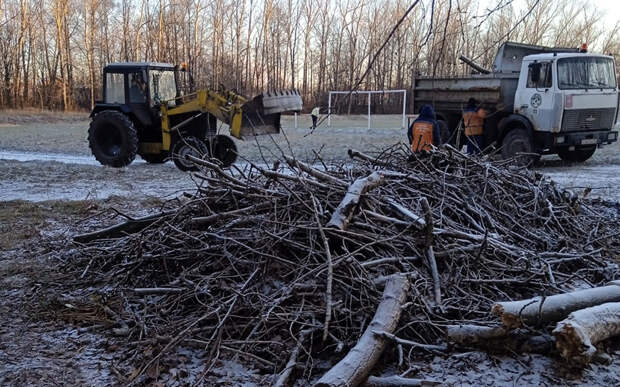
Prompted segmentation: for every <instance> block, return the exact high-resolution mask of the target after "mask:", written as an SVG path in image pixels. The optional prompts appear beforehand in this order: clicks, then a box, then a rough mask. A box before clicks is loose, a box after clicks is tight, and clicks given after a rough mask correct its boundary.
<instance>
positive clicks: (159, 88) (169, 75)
mask: <svg viewBox="0 0 620 387" xmlns="http://www.w3.org/2000/svg"><path fill="white" fill-rule="evenodd" d="M150 89H151V101H153V103H156V104H158V103H161V102H162V101H167V100H171V99H174V98H176V96H177V87H176V82H175V79H174V71H171V70H151V71H150Z"/></svg>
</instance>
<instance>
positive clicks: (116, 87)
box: [105, 73, 125, 103]
mask: <svg viewBox="0 0 620 387" xmlns="http://www.w3.org/2000/svg"><path fill="white" fill-rule="evenodd" d="M105 103H125V74H115V73H107V74H106V81H105Z"/></svg>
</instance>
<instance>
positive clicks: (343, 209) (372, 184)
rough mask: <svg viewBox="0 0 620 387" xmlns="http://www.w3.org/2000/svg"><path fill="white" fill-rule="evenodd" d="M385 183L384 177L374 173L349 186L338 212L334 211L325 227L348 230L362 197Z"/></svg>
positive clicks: (337, 209)
mask: <svg viewBox="0 0 620 387" xmlns="http://www.w3.org/2000/svg"><path fill="white" fill-rule="evenodd" d="M384 181H385V179H384V178H383V175H381V174H380V173H378V172H373V173H371V174H370V175H368V176H366V177H363V178H361V179H357V180H355V181H354V182H353V184H351V185H350V186H349V189H348V190H347V193H346V194H345V195H344V198H343V199H342V201H341V202H340V204H339V205H338V207H337V208H336V210H334V213H333V214H332V217H331V219H330V220H329V222H327V225H325V227H332V228H337V229H339V230H341V231H344V230H346V229H347V226H348V225H349V222H350V221H351V217H352V216H353V213H355V209H356V208H357V206H358V204H359V202H360V199H361V198H362V195H363V194H365V193H366V192H368V191H370V190H372V189H374V188H376V187H378V186H379V185H381V184H383V182H384Z"/></svg>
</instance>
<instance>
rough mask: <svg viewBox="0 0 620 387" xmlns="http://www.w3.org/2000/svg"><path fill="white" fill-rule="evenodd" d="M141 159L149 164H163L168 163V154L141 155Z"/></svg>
mask: <svg viewBox="0 0 620 387" xmlns="http://www.w3.org/2000/svg"><path fill="white" fill-rule="evenodd" d="M140 157H142V159H143V160H144V161H146V162H147V163H149V164H163V163H165V162H166V161H168V154H167V153H141V154H140Z"/></svg>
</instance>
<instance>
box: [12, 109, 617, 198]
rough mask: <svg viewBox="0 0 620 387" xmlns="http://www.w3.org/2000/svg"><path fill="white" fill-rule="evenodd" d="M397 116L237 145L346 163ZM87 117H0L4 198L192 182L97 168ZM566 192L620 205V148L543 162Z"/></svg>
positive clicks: (387, 140) (150, 169)
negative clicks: (583, 158)
mask: <svg viewBox="0 0 620 387" xmlns="http://www.w3.org/2000/svg"><path fill="white" fill-rule="evenodd" d="M400 120H401V118H400V117H399V116H386V117H380V118H373V121H372V123H373V126H376V127H379V128H377V129H370V130H368V129H367V128H366V124H367V121H366V119H365V117H353V118H351V119H346V118H342V117H336V118H334V119H333V121H332V127H331V128H328V127H327V126H326V124H324V125H323V126H321V127H320V128H318V129H317V130H315V131H314V132H311V131H310V130H309V129H308V125H309V120H308V119H307V117H300V118H299V119H298V129H295V128H294V120H293V118H292V117H284V119H283V126H284V131H283V134H280V135H276V136H273V137H271V136H267V137H259V138H256V139H250V140H248V141H236V144H237V147H238V149H239V152H240V154H241V159H240V160H239V161H238V163H237V164H238V165H239V166H240V167H242V168H243V166H244V164H246V165H247V163H245V162H244V160H243V159H246V160H250V161H252V162H256V163H261V164H271V163H273V161H274V160H275V159H276V158H277V157H278V155H280V154H281V153H283V152H284V153H286V154H291V153H292V154H294V155H295V156H296V157H299V158H301V159H308V160H316V158H315V155H316V154H315V152H318V153H320V155H321V157H322V158H323V159H324V160H325V161H341V160H344V159H346V158H347V153H346V152H347V149H349V148H354V149H360V150H364V151H366V152H372V151H373V150H378V149H381V148H384V147H386V146H390V145H393V144H395V143H397V142H399V141H406V136H405V131H404V130H403V129H401V128H400V125H401V121H400ZM87 129H88V117H87V116H86V115H85V114H83V115H76V114H73V115H70V116H68V117H65V116H62V115H54V114H47V115H38V114H34V113H33V114H23V113H19V114H13V115H7V116H5V117H2V118H0V168H1V170H2V171H3V172H2V174H0V187H1V188H0V200H13V199H25V200H51V199H74V200H76V199H77V200H79V199H86V198H106V197H108V196H110V195H121V196H127V197H138V198H142V197H147V196H158V197H161V196H168V195H175V194H177V193H178V192H179V191H180V190H186V189H191V188H192V187H193V186H194V184H193V182H192V181H191V178H190V176H189V175H188V174H185V173H182V172H180V171H178V170H176V169H175V168H174V166H173V165H172V163H170V162H169V163H166V164H164V165H148V164H146V163H144V162H143V161H142V160H140V159H139V158H138V159H137V160H136V162H134V163H133V164H131V165H130V166H129V167H127V168H123V169H120V170H115V169H112V168H106V167H102V166H100V165H98V164H97V162H96V161H95V160H94V158H93V157H92V156H91V155H90V150H89V149H88V143H87V141H86V131H87ZM537 168H538V169H539V170H541V171H542V172H544V173H545V174H547V175H549V176H550V177H552V178H553V179H555V180H557V181H558V183H560V184H561V185H563V186H565V187H574V188H575V189H577V190H581V189H583V188H585V187H590V188H592V189H593V191H592V193H591V194H590V195H592V196H599V197H603V198H605V199H611V200H616V201H620V143H615V144H613V145H611V146H607V147H604V148H602V149H599V150H598V151H597V153H596V154H595V155H594V157H593V158H592V159H591V160H589V161H587V162H586V163H583V164H574V165H567V164H564V163H562V161H561V160H560V159H559V158H558V157H557V156H546V157H544V158H543V162H542V163H541V165H540V166H538V167H537Z"/></svg>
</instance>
